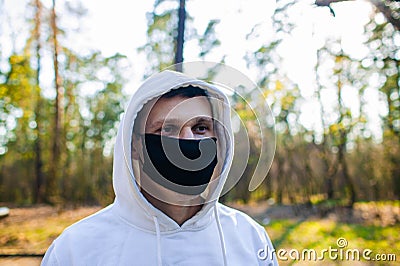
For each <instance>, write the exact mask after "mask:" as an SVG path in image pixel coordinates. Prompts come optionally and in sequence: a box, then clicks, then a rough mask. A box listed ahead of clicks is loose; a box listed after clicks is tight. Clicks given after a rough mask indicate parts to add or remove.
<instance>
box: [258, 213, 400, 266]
mask: <svg viewBox="0 0 400 266" xmlns="http://www.w3.org/2000/svg"><path fill="white" fill-rule="evenodd" d="M265 228H266V230H267V232H268V234H269V235H270V237H271V240H272V242H273V243H274V246H275V250H279V249H285V250H287V251H290V250H291V249H297V250H299V251H300V252H301V251H302V250H303V249H315V250H316V251H317V254H320V252H321V251H322V250H323V249H328V248H329V247H331V248H334V249H339V248H338V245H337V240H338V239H339V238H344V239H346V240H347V243H348V244H347V246H346V247H345V248H343V250H344V251H345V250H348V249H357V250H360V252H362V251H363V250H365V249H370V250H372V253H371V255H370V257H371V258H374V256H375V254H378V253H379V254H395V255H396V259H397V263H398V262H399V260H400V234H399V232H400V224H396V225H393V226H386V227H382V226H374V225H361V224H348V223H338V222H336V221H334V220H332V219H318V220H314V219H311V220H295V219H292V220H290V219H283V220H274V221H272V222H271V223H270V224H268V225H266V226H265ZM300 254H301V253H300ZM360 254H362V253H360ZM285 256H286V257H288V255H285ZM361 257H362V255H361ZM288 258H289V257H288ZM361 261H364V262H365V263H367V262H366V261H365V260H363V259H361ZM280 262H281V263H283V264H288V265H291V264H294V262H297V263H300V261H294V260H290V258H289V260H288V261H287V262H284V261H280ZM348 263H349V265H352V264H353V263H354V261H353V262H351V261H350V262H348ZM394 263H396V262H392V264H390V263H389V262H387V261H386V262H382V264H379V263H378V262H377V261H374V263H373V265H395V264H394ZM318 264H327V265H328V264H329V265H331V264H333V265H336V264H338V265H343V264H346V262H344V261H340V260H337V261H334V260H330V259H329V256H328V254H326V256H325V259H324V260H323V261H318Z"/></svg>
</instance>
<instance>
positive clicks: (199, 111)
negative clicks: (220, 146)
mask: <svg viewBox="0 0 400 266" xmlns="http://www.w3.org/2000/svg"><path fill="white" fill-rule="evenodd" d="M196 117H212V111H211V105H210V103H209V101H208V99H207V97H205V96H197V97H192V98H187V97H182V96H175V97H171V98H159V99H156V100H152V101H150V102H149V103H147V104H146V105H145V106H144V107H143V109H142V111H140V114H139V116H138V119H139V121H136V122H139V125H140V129H141V131H142V130H143V129H144V128H145V127H146V128H147V127H148V126H150V125H152V124H154V123H159V122H160V121H161V122H164V121H166V122H167V121H175V123H180V124H184V123H186V122H188V121H189V120H191V119H193V118H196Z"/></svg>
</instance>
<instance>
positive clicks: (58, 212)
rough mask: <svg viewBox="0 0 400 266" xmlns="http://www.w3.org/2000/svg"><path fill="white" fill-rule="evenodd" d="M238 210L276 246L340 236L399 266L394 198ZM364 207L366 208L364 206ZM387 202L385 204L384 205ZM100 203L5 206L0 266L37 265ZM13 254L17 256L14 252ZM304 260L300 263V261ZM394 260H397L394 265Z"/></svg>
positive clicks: (322, 242)
mask: <svg viewBox="0 0 400 266" xmlns="http://www.w3.org/2000/svg"><path fill="white" fill-rule="evenodd" d="M228 205H230V206H233V207H235V208H237V209H239V210H242V211H244V212H246V213H247V214H249V215H250V216H251V217H253V218H255V219H256V220H257V221H258V222H260V223H261V224H263V225H264V226H265V228H266V230H267V232H268V234H269V235H270V237H271V240H272V242H273V243H274V246H275V249H276V250H278V249H285V250H290V249H304V248H313V249H316V250H317V251H320V250H322V249H324V248H328V247H330V246H332V247H335V246H336V248H337V241H338V239H339V238H345V239H346V241H347V243H348V246H347V247H348V248H357V249H359V250H364V249H367V248H368V249H371V250H372V251H373V252H374V254H377V253H384V254H394V255H395V256H396V262H391V263H390V262H388V261H386V262H384V263H383V262H382V264H381V265H400V235H399V232H400V207H399V206H398V202H395V203H387V204H367V205H365V204H364V205H359V206H358V207H357V206H356V208H353V209H352V210H350V209H347V208H331V209H329V210H327V209H324V208H318V209H315V208H313V207H310V206H306V205H298V206H287V205H272V206H270V205H269V204H268V203H267V202H259V203H251V204H228ZM366 206H367V207H366ZM388 206H389V207H388ZM100 208H101V207H99V206H90V207H88V206H84V207H78V208H65V209H58V208H54V207H49V206H42V205H39V206H32V207H24V208H21V207H18V208H10V214H9V215H8V216H7V217H5V218H3V219H1V220H0V266H2V265H16V266H19V265H27V266H31V265H32V266H37V265H39V264H40V261H41V259H42V255H43V254H44V252H45V251H46V249H47V248H48V246H49V245H50V244H51V242H52V241H53V240H54V239H55V238H56V237H57V236H58V235H59V234H60V233H61V232H62V231H63V230H64V229H65V228H66V227H67V226H69V225H70V224H72V223H74V222H76V221H78V220H80V219H81V218H83V217H86V216H88V215H90V214H92V213H94V212H96V211H98V210H99V209H100ZM15 255H17V256H15ZM302 263H303V264H302ZM315 263H317V264H318V265H339V264H340V265H379V264H377V262H376V261H375V262H373V263H371V262H367V261H365V260H364V261H363V260H361V261H350V262H348V264H346V262H344V261H338V260H336V261H332V260H329V259H326V258H325V259H324V261H317V262H315ZM395 263H399V264H395ZM280 264H282V265H293V264H295V265H308V264H310V261H304V260H303V261H301V260H297V261H293V259H289V260H288V261H280Z"/></svg>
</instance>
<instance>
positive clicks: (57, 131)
mask: <svg viewBox="0 0 400 266" xmlns="http://www.w3.org/2000/svg"><path fill="white" fill-rule="evenodd" d="M55 7H56V3H55V0H53V5H52V9H51V30H52V33H53V68H54V85H55V90H56V99H55V114H54V134H53V147H52V152H53V153H52V154H53V163H52V164H51V170H50V175H51V176H49V178H48V182H47V195H46V196H47V197H48V198H47V199H48V200H50V201H51V202H52V203H54V201H57V197H58V194H59V192H58V188H57V187H58V180H59V178H60V171H59V169H60V166H61V165H60V161H61V160H60V158H61V138H62V121H63V98H64V89H63V87H62V80H61V76H60V73H59V65H58V54H59V44H58V28H57V16H56V9H55Z"/></svg>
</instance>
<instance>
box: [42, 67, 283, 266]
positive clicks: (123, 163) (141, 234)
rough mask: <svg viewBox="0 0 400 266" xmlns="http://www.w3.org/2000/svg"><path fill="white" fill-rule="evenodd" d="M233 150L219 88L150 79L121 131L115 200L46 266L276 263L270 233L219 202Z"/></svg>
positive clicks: (69, 236)
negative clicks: (268, 234)
mask: <svg viewBox="0 0 400 266" xmlns="http://www.w3.org/2000/svg"><path fill="white" fill-rule="evenodd" d="M232 153H233V133H232V130H231V125H230V109H229V104H228V100H227V98H226V96H225V95H224V94H223V93H222V92H221V91H219V90H218V89H217V88H215V87H214V86H212V85H210V84H208V83H205V82H203V81H200V80H196V79H192V78H189V77H186V76H184V75H182V74H180V73H177V72H172V71H164V72H161V73H158V74H156V75H154V76H152V77H150V78H149V79H148V80H146V81H145V82H144V83H143V85H142V86H141V87H140V88H139V89H138V90H137V92H136V93H135V94H134V95H133V97H132V99H131V101H130V103H129V106H128V108H127V110H126V113H125V115H124V118H123V121H122V123H121V125H120V128H119V131H118V135H117V140H116V144H115V150H114V166H113V167H114V168H113V170H114V171H113V185H114V190H115V194H116V198H115V201H114V203H113V204H111V205H110V206H108V207H107V208H105V209H103V210H101V211H100V212H98V213H96V214H94V215H92V216H90V217H88V218H85V219H83V220H82V221H79V222H78V223H76V224H74V225H72V226H70V227H69V228H67V229H66V230H65V231H64V232H63V233H62V234H61V236H59V237H58V238H57V239H56V240H55V241H54V242H53V244H52V245H51V246H50V248H49V249H48V251H47V252H46V255H45V257H44V259H43V261H42V265H277V261H276V259H275V258H274V257H273V256H272V253H271V252H272V251H273V247H272V244H271V241H270V240H269V238H268V236H267V234H266V232H265V230H264V228H263V227H261V226H260V225H258V224H257V223H256V222H255V221H253V220H252V219H251V218H250V217H248V216H247V215H245V214H243V213H241V212H239V211H237V210H234V209H231V208H228V207H226V206H224V205H222V204H220V203H218V202H217V200H218V197H219V195H220V193H221V191H222V188H223V186H224V183H225V180H226V178H227V175H228V172H229V168H230V165H231V162H232V158H233V154H232ZM266 254H267V255H266Z"/></svg>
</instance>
